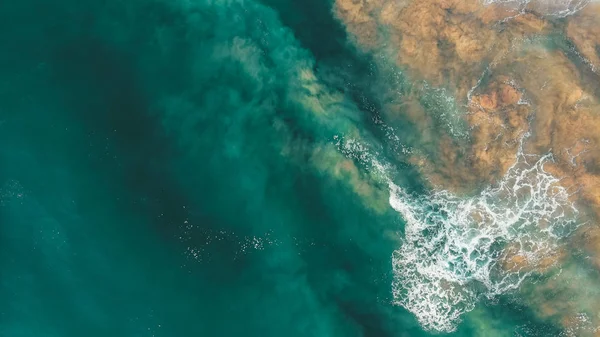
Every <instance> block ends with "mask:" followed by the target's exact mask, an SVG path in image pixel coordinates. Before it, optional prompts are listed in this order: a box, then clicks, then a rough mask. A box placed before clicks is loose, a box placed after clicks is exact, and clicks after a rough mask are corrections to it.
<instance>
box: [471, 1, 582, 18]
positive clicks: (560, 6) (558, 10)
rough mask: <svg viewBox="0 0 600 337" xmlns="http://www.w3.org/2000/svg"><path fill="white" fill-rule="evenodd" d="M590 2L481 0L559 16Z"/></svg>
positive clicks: (564, 15) (578, 9)
mask: <svg viewBox="0 0 600 337" xmlns="http://www.w3.org/2000/svg"><path fill="white" fill-rule="evenodd" d="M590 2H591V0H483V3H484V4H485V5H491V4H502V5H505V6H509V7H513V8H515V9H517V10H519V11H524V10H525V8H531V9H533V10H535V11H536V12H538V13H540V14H542V15H547V16H554V17H560V18H564V17H566V16H569V15H573V14H575V13H577V12H579V11H580V10H581V9H583V8H584V7H585V6H587V4H589V3H590Z"/></svg>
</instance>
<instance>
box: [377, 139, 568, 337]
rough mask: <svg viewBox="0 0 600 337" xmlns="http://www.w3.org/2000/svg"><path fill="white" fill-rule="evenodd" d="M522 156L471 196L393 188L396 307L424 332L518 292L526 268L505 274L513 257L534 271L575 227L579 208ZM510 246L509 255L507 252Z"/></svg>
mask: <svg viewBox="0 0 600 337" xmlns="http://www.w3.org/2000/svg"><path fill="white" fill-rule="evenodd" d="M529 161H532V160H531V157H529V156H527V155H524V154H523V153H522V151H519V154H518V160H517V162H516V164H515V165H514V166H513V167H511V168H510V169H509V171H508V172H507V174H506V176H505V177H504V178H503V179H502V180H501V181H500V182H499V183H498V184H497V186H495V187H489V188H487V189H485V190H484V191H482V192H481V193H480V194H478V195H476V196H474V197H467V198H463V197H458V196H456V195H453V194H452V193H449V192H447V191H437V192H433V193H431V194H429V195H425V196H413V195H410V194H408V193H407V192H406V191H404V190H403V189H402V188H401V187H399V186H397V185H395V184H394V183H392V182H390V183H389V185H390V191H391V193H390V205H391V206H392V207H393V208H394V209H395V210H396V211H398V212H399V213H400V214H401V215H402V217H403V218H404V220H405V221H406V227H405V240H404V242H403V244H402V247H401V248H400V249H398V250H396V251H395V252H394V254H393V257H392V260H393V269H394V283H393V295H394V302H395V304H398V305H401V306H403V307H405V308H406V309H407V310H409V311H411V312H412V313H413V314H415V316H416V318H417V320H418V321H419V323H420V324H421V325H422V326H423V327H424V328H426V329H429V330H437V331H443V332H451V331H454V330H455V329H456V326H457V324H458V323H459V322H460V320H461V317H462V315H463V314H464V313H466V312H468V311H470V310H472V309H473V308H474V307H475V305H476V303H477V302H478V301H479V300H480V299H482V298H484V297H487V298H489V299H493V298H494V297H495V296H497V295H499V294H503V293H506V292H508V291H510V290H513V289H515V288H517V287H518V286H519V285H520V284H521V282H522V281H523V280H524V279H525V278H526V277H527V276H528V275H529V274H531V273H532V270H533V269H531V268H526V267H525V266H522V265H518V266H517V268H503V266H502V264H503V262H504V261H506V259H507V258H508V257H509V254H512V255H510V256H520V257H522V258H523V261H527V264H529V265H533V266H535V264H536V262H539V261H540V260H541V259H542V258H543V257H545V256H547V255H548V254H550V253H551V252H552V251H554V250H555V249H556V248H557V247H558V246H559V245H560V243H561V239H562V238H564V237H566V236H567V235H569V234H570V233H571V232H572V231H573V230H574V229H575V228H576V227H577V226H578V223H577V209H575V207H574V206H573V204H572V203H571V202H570V201H569V194H568V192H567V190H566V189H565V188H564V187H562V186H560V185H559V184H558V183H559V179H557V178H556V177H554V176H552V175H551V174H549V173H547V172H546V171H545V170H544V164H545V163H547V162H549V161H552V156H551V155H550V154H548V155H546V156H543V157H541V158H538V159H537V160H534V161H535V163H533V164H530V163H529ZM507 247H510V249H507Z"/></svg>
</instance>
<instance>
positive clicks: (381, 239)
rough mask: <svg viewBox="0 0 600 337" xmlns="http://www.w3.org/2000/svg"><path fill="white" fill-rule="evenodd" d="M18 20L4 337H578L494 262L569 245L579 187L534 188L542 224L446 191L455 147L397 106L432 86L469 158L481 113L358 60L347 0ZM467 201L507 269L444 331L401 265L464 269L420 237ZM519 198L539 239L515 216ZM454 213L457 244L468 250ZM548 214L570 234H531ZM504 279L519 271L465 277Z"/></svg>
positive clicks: (52, 10)
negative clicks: (447, 148) (422, 158)
mask: <svg viewBox="0 0 600 337" xmlns="http://www.w3.org/2000/svg"><path fill="white" fill-rule="evenodd" d="M0 22H1V23H0V28H2V29H0V41H1V42H2V44H3V47H2V49H1V50H0V74H1V76H0V140H1V141H0V162H1V165H0V231H1V232H0V233H1V235H0V266H1V267H2V268H1V270H2V273H1V276H0V277H1V280H2V283H1V286H0V299H1V302H2V305H1V306H0V335H1V336H11V337H12V336H27V337H29V336H107V335H112V336H200V335H201V336H240V335H244V336H282V335H286V336H403V337H404V336H429V335H437V334H438V333H439V331H436V330H441V331H442V332H446V333H448V335H452V336H555V335H559V334H561V333H562V334H564V333H565V331H566V330H565V329H564V327H563V326H561V325H560V324H557V323H556V322H555V321H553V320H548V319H543V318H541V317H540V316H539V315H536V311H535V309H532V307H533V306H532V305H531V302H532V301H527V300H524V299H523V298H525V297H524V295H522V294H520V293H519V292H518V291H517V290H516V289H517V288H519V289H520V288H523V289H527V287H526V286H532V285H531V283H527V282H531V281H532V280H537V281H540V282H542V281H543V280H544V277H546V278H548V277H552V276H551V275H550V276H548V275H538V274H535V273H533V272H532V273H528V272H522V273H521V272H519V273H515V275H517V274H518V275H517V276H510V275H513V274H511V273H508V274H503V273H504V272H502V271H497V270H496V269H497V268H496V269H494V268H493V267H491V266H492V265H499V264H500V262H499V259H500V257H501V254H502V253H501V251H502V248H503V247H504V245H505V244H506V241H510V240H513V239H514V238H515V237H517V238H521V236H520V234H519V233H514V232H511V231H513V230H517V231H519V230H520V231H522V232H525V234H526V235H533V236H534V239H531V240H530V241H527V240H525V241H524V242H525V243H523V245H524V246H527V247H528V248H523V249H524V250H527V249H530V250H531V249H534V250H535V247H533V248H532V246H531V244H532V243H531V242H533V244H534V245H535V244H538V243H540V244H542V243H543V244H546V243H547V244H548V245H552V247H554V245H556V246H558V245H562V244H563V243H562V241H561V240H562V239H564V238H565V237H568V236H569V235H570V234H571V232H572V231H573V230H575V229H577V228H578V226H580V225H581V224H582V223H583V220H579V218H577V212H576V211H573V212H568V211H567V213H560V212H561V210H563V208H564V209H568V208H569V207H570V206H571V203H570V201H569V200H568V196H565V195H567V193H568V192H567V190H565V189H564V188H563V189H562V190H561V189H560V188H562V187H560V188H559V187H558V186H555V185H552V184H555V181H554V180H552V179H556V178H554V177H551V176H549V177H550V178H548V179H549V180H544V179H545V178H544V177H545V176H543V177H542V178H540V177H539V176H536V175H535V174H533V176H534V177H533V178H528V177H525V178H524V180H523V184H525V185H526V184H529V183H532V182H533V183H535V184H539V185H536V186H537V187H539V190H540V191H542V192H540V193H541V195H540V194H539V193H538V192H535V191H537V190H535V188H532V189H531V191H532V192H530V193H531V194H532V195H534V196H535V197H536V198H537V199H535V198H534V199H535V200H536V201H539V203H535V204H533V205H529V204H528V205H529V206H527V205H525V206H522V205H521V204H520V202H521V199H519V198H520V197H521V196H520V195H518V193H517V192H514V191H512V190H511V191H510V193H513V192H514V193H517V194H515V196H516V197H514V199H515V200H513V199H511V197H509V198H508V199H506V197H505V196H504V195H501V194H502V193H504V192H497V190H493V189H492V190H490V189H491V187H487V188H488V189H487V190H486V189H485V188H486V187H483V188H482V187H481V186H479V185H476V184H475V185H474V186H472V192H470V195H453V194H443V193H442V192H440V193H442V194H439V193H438V192H436V191H435V190H434V189H432V187H431V186H430V184H429V182H428V178H427V177H426V173H424V172H423V171H420V170H419V167H418V165H416V164H415V162H414V161H413V160H412V159H411V155H412V154H414V153H419V154H424V155H426V156H428V157H431V158H435V157H436V156H440V152H439V151H440V150H438V149H435V148H434V147H433V146H432V144H434V143H435V142H436V141H437V140H435V139H434V138H433V139H432V138H428V137H426V136H425V135H424V134H423V132H422V131H421V130H419V128H418V127H416V126H415V125H416V124H418V123H415V121H414V120H411V118H409V117H406V116H405V115H403V114H402V113H401V114H396V115H394V116H392V115H390V114H389V113H388V112H386V109H388V108H389V106H390V104H391V103H394V102H395V100H396V99H397V97H395V96H394V95H399V96H402V95H409V93H414V92H416V93H417V95H418V96H419V101H420V104H421V105H422V106H423V107H424V109H425V110H426V111H428V112H430V114H431V115H432V116H434V117H432V118H433V122H432V123H433V124H432V125H435V127H436V128H439V130H443V131H440V133H448V134H450V135H452V137H454V138H453V139H455V141H456V143H457V144H467V143H468V142H469V126H468V125H467V124H466V122H465V121H464V120H463V115H462V114H463V113H464V109H463V107H462V106H461V104H460V103H459V100H458V99H455V98H453V96H452V95H453V93H452V91H451V90H446V89H444V88H442V87H436V86H429V85H425V86H422V85H421V83H422V82H421V81H418V80H415V79H411V78H410V77H408V76H407V75H406V74H405V73H404V72H403V71H402V70H401V69H399V68H397V67H396V66H395V65H393V64H392V62H389V59H388V57H387V56H384V54H382V53H369V52H365V51H363V50H360V48H358V47H357V46H356V45H355V44H353V43H352V42H351V38H350V37H349V36H348V35H347V33H346V27H345V26H344V25H343V24H342V22H340V20H339V18H337V17H336V16H335V15H334V9H333V3H330V2H327V1H316V0H314V1H304V2H302V3H301V4H300V3H298V2H294V1H289V0H264V1H254V0H196V1H161V0H131V1H126V2H122V1H116V0H109V1H96V2H94V1H91V2H86V1H79V2H75V1H66V0H61V1H58V2H56V3H54V4H48V3H45V2H40V1H35V0H24V1H21V2H14V3H11V2H5V3H1V4H0ZM389 92H392V93H395V94H392V95H389V94H388V93H389ZM399 96H398V97H399ZM403 109H407V108H406V107H402V108H400V111H405V110H403ZM434 133H435V132H434ZM534 163H535V161H531V163H526V164H524V165H523V167H521V166H519V167H516V168H515V170H516V171H515V172H516V173H514V174H515V175H518V174H521V172H529V171H527V170H528V169H529V170H533V169H532V168H531V167H534V168H535V170H538V169H539V168H537V167H536V166H535V165H533V166H532V165H530V164H534ZM517 166H518V165H517ZM540 170H541V169H540ZM536 172H537V171H536ZM507 179H512V178H510V177H509V178H507ZM536 179H537V180H536ZM550 180H551V181H550ZM548 181H550V182H548ZM544 184H546V185H544ZM390 186H394V187H393V188H390ZM511 186H512V185H511ZM519 186H521V185H519ZM509 189H510V188H509ZM557 189H558V190H557ZM400 190H401V192H399V191H400ZM534 190H535V191H534ZM480 191H484V192H480ZM485 191H492V192H485ZM493 191H496V192H493ZM436 193H438V194H436ZM444 193H445V192H444ZM478 193H481V196H480V197H478V196H477V195H479V194H478ZM485 193H488V194H485ZM494 193H496V194H494ZM544 193H545V194H544ZM561 193H562V194H561ZM563 194H564V195H563ZM443 196H447V197H448V198H446V199H444V197H443ZM398 198H403V199H401V203H400V204H402V203H404V204H402V205H400V204H398V200H400V199H398ZM478 198H479V199H478ZM486 198H488V199H489V198H492V199H494V198H495V199H494V200H491V201H490V200H488V199H486ZM448 200H450V201H448ZM473 200H475V201H473ZM477 200H478V201H477ZM506 200H508V201H506ZM445 202H447V203H448V205H450V206H448V207H450V208H451V207H453V206H452V205H453V203H455V204H456V205H458V206H456V207H455V208H453V211H451V212H455V213H454V214H450V215H448V217H450V218H451V217H452V216H454V217H460V218H463V219H464V218H468V217H469V216H470V215H468V214H467V213H468V211H466V210H465V209H466V208H467V207H466V206H465V205H468V204H469V203H479V205H480V206H481V207H483V208H485V207H491V208H494V207H498V209H495V210H493V211H488V213H487V214H488V215H490V214H491V216H497V217H498V218H501V220H498V221H497V222H495V223H496V224H499V225H498V228H501V229H502V232H501V233H497V232H494V228H495V227H492V229H491V230H490V231H492V232H493V233H489V232H482V233H483V234H482V235H483V236H485V235H489V236H490V237H491V238H492V239H493V240H494V241H495V242H496V245H489V244H484V245H483V246H482V247H477V248H476V249H485V251H484V252H482V254H483V255H484V256H485V259H484V260H485V263H484V264H485V265H486V266H490V267H481V265H477V261H470V260H468V258H466V259H465V258H464V256H462V255H461V253H460V252H454V253H455V254H456V256H455V258H456V259H457V261H458V262H459V263H463V262H464V263H467V264H468V263H475V265H470V266H469V267H465V268H464V269H462V270H455V269H452V270H451V273H454V272H455V274H454V276H453V277H458V278H461V280H459V281H457V282H458V283H460V285H459V287H462V288H461V289H463V290H464V291H465V292H469V296H470V297H469V298H467V299H464V301H462V300H461V301H459V302H460V303H450V305H454V306H455V308H456V312H458V313H459V314H458V315H457V316H456V317H452V318H448V317H449V316H453V315H454V311H452V312H450V313H448V315H449V316H448V315H445V314H444V313H443V312H438V311H436V310H437V309H435V310H434V309H431V312H433V313H434V314H433V316H431V317H429V318H426V319H424V318H423V317H425V316H423V315H422V314H419V310H421V309H419V308H422V305H424V304H423V303H426V302H423V301H421V300H425V299H424V298H420V296H423V297H427V296H430V295H431V297H428V300H430V301H433V303H436V302H435V301H437V300H440V298H436V297H435V296H433V295H432V294H422V295H419V294H418V291H421V290H418V291H416V292H415V289H416V288H415V287H420V286H422V285H424V284H426V283H427V282H429V279H428V278H427V277H428V276H419V275H420V274H422V273H421V272H414V271H412V270H411V269H410V268H414V264H410V263H408V264H406V263H405V262H403V261H406V260H403V261H398V254H400V255H402V254H405V255H406V256H412V255H411V254H412V253H411V252H409V251H408V250H409V249H411V248H410V247H412V246H411V245H416V246H415V247H417V248H415V252H417V253H418V254H421V255H422V256H421V255H419V256H420V257H421V258H422V259H424V261H423V263H424V265H427V266H429V267H431V268H432V269H430V270H432V271H433V272H434V273H435V272H440V271H443V270H444V268H448V266H446V267H444V266H441V267H439V268H438V269H435V268H436V267H435V266H437V263H438V262H439V261H437V260H435V259H439V258H441V259H443V258H444V257H445V256H446V255H445V254H442V253H440V252H439V251H436V249H437V248H435V247H434V248H425V249H424V250H423V249H421V248H420V247H419V243H418V240H414V242H410V233H411V231H413V232H414V231H415V228H414V226H413V227H410V226H411V221H413V222H415V221H416V222H417V223H419V224H426V225H427V224H429V222H428V221H430V220H431V219H429V218H427V217H428V215H423V214H432V213H431V212H432V207H433V208H435V207H438V206H439V207H440V208H444V207H446V204H444V203H445ZM409 203H410V205H408V204H409ZM440 203H441V204H440ZM513 204H517V206H518V207H516V209H517V210H518V211H519V212H521V211H523V212H525V213H526V216H525V218H527V219H528V220H527V221H529V222H526V223H524V224H523V223H521V222H519V221H515V220H510V219H508V220H507V219H506V217H508V218H510V215H506V216H505V218H503V216H504V215H502V214H500V213H501V209H503V207H505V208H506V209H509V210H512V209H515V207H513ZM399 205H400V206H399ZM490 205H492V206H490ZM494 205H495V206H494ZM540 205H541V206H540ZM548 205H551V207H554V208H552V209H550V210H548V209H546V208H545V207H547V206H548ZM463 206H464V207H463ZM403 207H404V208H403ZM407 209H411V211H410V212H407V211H406V210H407ZM499 209H500V210H499ZM411 212H412V213H411ZM461 212H462V213H461ZM482 212H483V213H485V212H486V211H482ZM433 213H434V215H433V218H435V219H437V220H435V219H434V220H431V221H432V223H433V225H427V226H430V227H432V228H433V227H436V226H438V227H439V226H441V227H440V228H441V229H442V231H445V233H446V235H447V236H451V238H450V240H448V241H449V242H451V243H450V244H448V243H446V242H445V241H444V243H442V246H444V247H445V249H455V248H456V247H455V246H456V245H460V244H465V245H467V244H468V243H467V242H464V241H460V240H459V241H452V240H455V239H456V236H460V235H464V233H465V231H467V229H465V228H462V227H460V226H462V224H459V225H458V227H448V226H449V225H454V224H455V223H447V221H446V220H447V218H445V216H446V215H445V214H442V213H440V212H439V209H435V210H433ZM521 213H522V212H521ZM521 213H519V216H520V215H521ZM411 214H413V215H411ZM414 214H421V215H416V216H415V215H414ZM440 214H442V215H440ZM540 214H541V215H540ZM538 215H540V216H538ZM438 216H441V218H437V217H438ZM544 216H549V217H554V218H557V217H559V218H561V219H562V217H563V216H564V219H565V220H564V221H563V220H560V221H555V220H556V219H549V220H548V221H549V222H551V223H553V224H554V225H552V226H550V228H555V229H556V230H557V232H553V231H542V232H536V230H535V229H533V230H532V229H531V228H526V227H528V226H529V227H531V226H533V227H535V224H534V225H532V223H537V222H536V221H538V220H539V219H538V218H543V217H544ZM415 217H416V218H417V219H416V220H415ZM421 218H423V219H421ZM425 218H427V219H425ZM511 221H512V222H511ZM475 222H476V221H475ZM469 223H470V222H469V221H465V224H467V225H466V226H468V224H469ZM505 223H508V225H505ZM567 227H568V230H567V229H565V228H567ZM563 229H564V230H563ZM504 231H506V232H504ZM536 233H537V234H536ZM480 234H481V233H480ZM538 234H539V235H538ZM415 235H417V236H419V235H422V233H419V234H415ZM424 235H425V236H427V235H429V234H427V233H425V234H424ZM535 235H538V236H535ZM527 237H529V236H527ZM550 237H551V239H549V238H550ZM427 240H428V239H427ZM513 241H514V240H513ZM555 241H556V242H555ZM498 245H499V246H498ZM500 246H501V247H500ZM401 247H403V248H401ZM402 249H403V250H402ZM419 249H421V250H419ZM413 253H414V252H413ZM406 256H404V257H403V258H406ZM428 259H430V260H428ZM465 260H466V262H465ZM475 260H477V259H475ZM403 263H405V265H403ZM432 266H433V267H432ZM398 268H401V269H402V271H401V272H400V273H399V271H398ZM440 268H441V269H440ZM457 268H458V267H457ZM582 268H583V270H585V272H590V273H592V274H593V273H594V272H592V271H590V270H592V269H590V268H588V267H582ZM448 270H450V269H447V270H446V271H448ZM485 272H487V273H494V272H496V273H500V274H501V275H492V276H489V275H487V276H486V275H479V276H473V275H464V274H462V273H475V274H477V273H485ZM525 274H527V275H525ZM530 274H531V275H530ZM415 275H416V276H415ZM457 275H459V276H457ZM506 275H509V277H516V279H514V280H508V281H506V282H508V284H509V286H506V287H502V286H498V282H500V283H501V284H502V285H505V283H502V282H503V281H497V278H503V277H506ZM525 276H527V277H525ZM407 277H417V278H416V279H415V278H412V279H410V280H407V279H405V278H407ZM462 278H466V279H467V281H465V282H467V283H469V284H468V285H466V286H464V284H463V283H461V282H463V281H464V280H463V279H462ZM525 279H526V280H527V281H523V280H525ZM490 280H491V281H490ZM586 280H587V278H586ZM438 281H439V279H437V281H434V283H435V282H438ZM488 281H489V282H492V284H491V285H490V284H487V285H486V282H488ZM399 282H400V283H402V284H399ZM403 282H405V283H403ZM521 282H524V283H526V286H525V285H524V286H523V287H520V286H521ZM442 283H443V282H441V283H439V282H438V284H436V285H435V288H436V289H437V290H438V291H440V292H444V291H446V290H447V288H444V287H445V285H443V284H442ZM486 287H487V288H486ZM498 288H502V289H498ZM419 289H421V288H419ZM406 292H408V293H409V294H415V293H416V294H417V295H416V296H417V298H413V299H411V302H410V303H411V304H407V302H405V301H403V300H402V299H399V297H398V296H400V298H402V296H404V295H403V294H406ZM492 293H493V294H492ZM529 293H531V294H535V292H534V291H529ZM399 294H400V295H399ZM488 295H489V296H488ZM532 296H533V297H535V296H537V295H535V296H534V295H532ZM459 297H460V296H458V297H452V295H451V296H450V297H449V298H450V300H456V299H457V298H459ZM414 301H417V302H418V303H420V304H415V305H413V303H415V302H414ZM442 301H447V300H443V299H442ZM465 301H466V302H465ZM440 303H441V304H440V307H439V308H444V307H445V306H447V305H448V303H447V302H443V303H442V302H440ZM425 305H429V304H427V303H426V304H425ZM439 308H438V309H439ZM425 310H427V309H425ZM451 310H454V309H451ZM435 315H440V316H439V317H435ZM429 319H433V320H435V319H438V321H439V322H440V324H441V325H435V324H430V323H431V322H430V321H428V320H429ZM567 335H568V334H567ZM567 335H565V336H567Z"/></svg>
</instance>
